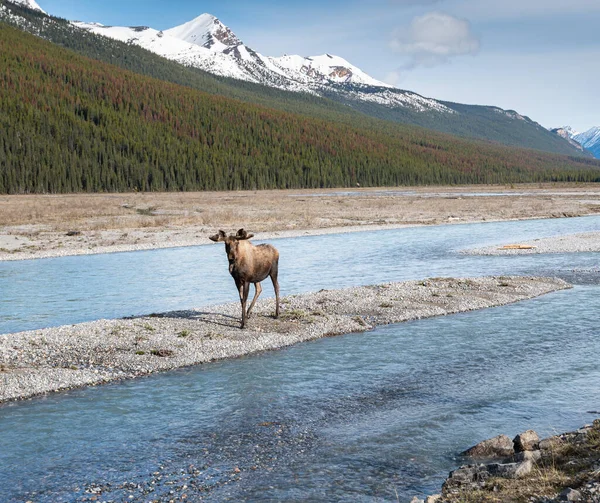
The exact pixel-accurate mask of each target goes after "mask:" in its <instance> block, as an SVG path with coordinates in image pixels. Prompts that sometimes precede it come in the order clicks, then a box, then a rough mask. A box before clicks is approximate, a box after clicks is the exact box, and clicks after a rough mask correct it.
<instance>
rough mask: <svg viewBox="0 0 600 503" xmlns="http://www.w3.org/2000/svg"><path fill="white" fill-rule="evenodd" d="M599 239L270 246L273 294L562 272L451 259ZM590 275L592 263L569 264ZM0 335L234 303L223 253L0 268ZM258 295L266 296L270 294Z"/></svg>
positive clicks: (396, 238)
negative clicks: (515, 245) (476, 251)
mask: <svg viewBox="0 0 600 503" xmlns="http://www.w3.org/2000/svg"><path fill="white" fill-rule="evenodd" d="M590 230H600V217H596V216H594V217H583V218H569V219H552V220H529V221H522V222H499V223H486V224H465V225H452V226H447V225H446V226H432V227H416V228H406V229H397V230H389V231H378V232H359V233H350V234H337V235H325V236H312V237H302V238H295V239H279V240H272V241H271V242H273V244H275V245H276V246H277V247H278V248H279V251H280V253H281V259H280V278H279V281H280V284H281V292H282V295H289V294H293V293H299V292H306V291H316V290H320V289H321V288H341V287H344V286H352V285H366V284H373V283H382V282H386V281H400V280H406V279H422V278H426V277H433V276H458V275H460V276H483V275H488V274H512V273H514V274H526V273H546V271H554V272H558V273H562V272H563V271H566V272H567V273H569V269H572V267H570V266H571V265H573V267H574V266H575V262H573V263H572V261H573V260H575V259H574V258H573V257H574V255H572V254H571V255H534V256H522V257H473V256H465V255H460V254H458V253H457V250H460V249H463V248H470V247H474V246H484V245H488V244H494V243H497V242H506V241H507V240H508V241H510V242H518V241H522V240H525V239H531V238H532V237H545V236H553V235H557V234H566V233H574V232H584V231H590ZM576 260H577V262H576V264H577V266H578V267H580V268H593V267H595V266H596V265H597V261H596V255H594V254H586V255H585V256H578V258H577V259H576ZM0 285H2V287H1V290H0V334H1V333H8V332H17V331H21V330H31V329H36V328H42V327H48V326H56V325H65V324H70V323H78V322H81V321H89V320H95V319H100V318H118V317H123V316H130V315H141V314H149V313H152V312H164V311H170V310H182V309H189V308H193V307H201V306H206V305H211V304H217V303H224V302H236V301H237V299H238V298H237V292H236V289H235V286H234V284H233V280H232V279H231V277H230V276H229V273H228V268H227V259H226V256H225V252H224V247H223V245H222V244H215V245H210V246H199V247H190V248H171V249H164V250H153V251H141V252H132V253H116V254H108V255H89V256H78V257H62V258H52V259H43V260H28V261H18V262H0ZM263 295H265V296H272V295H273V293H272V290H271V288H270V285H266V286H265V289H264V293H263Z"/></svg>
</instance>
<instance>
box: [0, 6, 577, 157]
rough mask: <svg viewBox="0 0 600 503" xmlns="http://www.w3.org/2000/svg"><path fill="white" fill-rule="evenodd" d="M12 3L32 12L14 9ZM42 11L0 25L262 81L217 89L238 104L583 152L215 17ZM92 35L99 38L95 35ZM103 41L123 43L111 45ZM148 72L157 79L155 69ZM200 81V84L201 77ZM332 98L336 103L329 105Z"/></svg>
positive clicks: (484, 109)
mask: <svg viewBox="0 0 600 503" xmlns="http://www.w3.org/2000/svg"><path fill="white" fill-rule="evenodd" d="M15 4H17V5H21V6H23V7H30V9H26V8H25V9H21V8H19V9H17V8H15V7H14V5H15ZM11 6H12V7H11ZM31 9H35V11H33V10H31ZM25 11H29V12H30V13H28V12H25ZM40 12H43V11H41V9H40V8H39V5H38V4H37V3H36V2H35V1H34V0H0V20H1V21H3V22H6V23H8V24H11V25H12V26H15V27H17V28H19V29H21V30H24V31H27V32H29V33H32V34H34V35H36V36H39V37H42V38H45V39H47V40H48V41H50V42H54V43H58V44H60V45H61V46H63V47H67V48H70V49H72V50H74V51H75V52H80V53H82V54H84V55H88V56H89V55H90V54H91V57H94V58H96V59H99V60H102V61H107V62H110V63H114V62H116V61H120V64H121V66H123V67H125V68H129V67H130V66H131V68H130V69H132V70H133V71H139V68H138V67H136V66H135V65H131V62H132V58H133V60H134V59H135V58H136V57H137V56H136V55H138V54H140V51H139V50H138V49H137V47H131V48H127V47H126V46H125V45H123V44H122V43H124V44H127V45H131V46H140V47H142V48H144V49H147V50H149V51H150V52H153V53H155V54H157V55H160V56H162V57H164V58H167V59H170V60H173V61H175V62H178V63H181V64H183V65H185V66H188V67H195V68H199V69H202V70H204V71H207V72H209V73H212V74H215V75H218V76H225V77H232V78H234V79H236V80H238V81H247V82H252V83H256V84H259V85H258V86H255V87H253V86H247V85H245V84H242V83H241V82H235V81H229V82H223V86H222V87H221V89H220V91H222V94H223V95H225V96H232V97H235V98H237V99H239V95H238V93H237V91H234V90H235V89H237V88H239V87H240V86H241V87H242V88H243V89H244V90H245V93H246V95H245V96H246V98H245V99H246V100H248V101H250V102H254V100H255V99H258V102H260V103H264V100H265V97H268V96H270V95H271V93H270V92H268V91H266V90H265V89H264V87H263V86H266V87H272V88H278V89H283V90H286V91H294V92H302V93H307V94H311V95H313V96H319V97H324V98H327V99H328V100H330V101H324V102H323V104H324V106H325V107H333V108H335V107H339V106H340V105H341V106H342V107H343V108H344V109H351V110H354V111H358V112H361V113H363V114H365V115H366V116H370V117H375V118H377V119H383V120H387V121H391V122H399V123H403V124H408V125H412V126H420V127H423V128H426V129H433V130H437V131H440V132H443V133H449V134H452V135H458V136H463V137H467V138H476V139H483V140H486V141H489V140H491V141H496V142H499V143H503V144H506V145H509V146H517V147H526V148H535V149H539V150H546V151H549V152H555V153H560V154H567V155H577V154H578V153H579V154H583V150H581V148H580V146H575V144H570V143H569V142H568V141H565V140H564V139H563V138H561V137H559V136H558V135H555V134H552V133H551V132H550V131H548V130H547V129H546V128H544V127H543V126H541V125H540V124H538V123H537V122H535V121H533V120H531V119H530V118H528V117H526V116H523V115H521V114H519V113H518V112H516V111H514V110H503V109H501V108H499V107H495V106H480V105H465V104H460V103H451V102H445V101H439V100H435V99H431V98H426V97H424V96H421V95H419V94H416V93H414V92H411V91H406V90H400V89H397V88H394V87H393V86H390V85H388V84H386V83H384V82H381V81H378V80H376V79H374V78H372V77H371V76H369V75H368V74H366V73H365V72H363V71H362V70H361V69H360V68H357V67H356V66H354V65H352V64H351V63H349V62H348V61H346V60H345V59H343V58H341V57H339V56H334V55H331V54H323V55H319V56H310V57H302V56H293V55H284V56H281V57H268V56H263V55H262V54H260V53H258V52H256V51H255V50H253V49H252V48H250V47H248V46H247V45H245V44H244V43H243V41H242V40H241V39H240V38H239V37H237V36H236V34H235V33H233V32H232V31H231V30H230V29H229V28H228V27H227V26H226V25H224V24H223V23H222V22H221V21H219V20H218V19H217V18H216V17H214V16H212V15H210V14H203V15H201V16H198V17H197V18H195V19H193V20H192V21H189V22H187V23H184V24H182V25H180V26H176V27H174V28H170V29H168V30H163V31H159V30H156V29H153V28H149V27H147V26H131V27H119V26H104V25H101V24H97V23H82V22H76V21H74V22H71V21H66V20H64V19H60V18H52V17H51V16H50V17H46V16H44V15H40ZM89 32H93V33H94V34H97V35H98V37H90V36H89ZM104 37H106V38H111V39H114V40H117V41H119V43H114V42H110V41H108V40H106V39H105V38H104ZM103 40H104V41H103ZM89 44H92V45H97V49H98V51H94V50H88V46H89ZM109 48H110V49H109ZM107 51H108V52H107ZM145 57H146V56H144V58H145ZM151 59H152V58H151ZM160 64H161V63H160V61H159V60H157V61H155V62H153V63H150V65H151V66H152V67H155V65H156V66H160ZM165 66H169V65H168V64H165ZM142 73H144V72H143V71H142ZM148 73H149V74H152V72H151V71H149V72H148ZM159 73H160V72H159ZM197 77H198V78H199V79H200V80H202V79H203V78H204V77H201V76H197ZM163 78H164V75H163ZM207 78H208V80H209V81H210V82H212V84H211V85H213V86H214V85H215V84H216V85H218V84H219V82H218V80H217V81H215V79H214V78H213V77H207ZM165 80H169V79H168V78H166V79H165ZM192 80H193V79H192ZM175 81H176V82H177V79H175ZM289 99H290V102H296V100H297V101H298V103H303V102H307V103H311V106H313V105H315V104H316V103H318V101H319V100H314V99H313V98H311V97H305V96H298V97H293V98H292V97H290V98H289ZM286 101H287V100H286ZM332 101H333V102H336V103H337V105H334V104H332V103H331V102H332ZM317 106H318V105H317ZM274 107H275V108H282V109H284V110H286V111H287V110H288V107H287V106H286V105H284V104H282V103H281V102H279V101H278V100H277V99H275V100H274ZM338 110H341V109H338ZM313 112H314V110H313ZM577 149H578V150H577Z"/></svg>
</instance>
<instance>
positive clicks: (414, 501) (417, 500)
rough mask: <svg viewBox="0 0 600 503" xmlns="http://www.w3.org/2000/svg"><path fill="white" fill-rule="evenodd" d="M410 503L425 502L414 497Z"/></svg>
mask: <svg viewBox="0 0 600 503" xmlns="http://www.w3.org/2000/svg"><path fill="white" fill-rule="evenodd" d="M410 503H425V502H424V501H423V500H420V499H419V498H417V497H416V496H415V497H413V499H411V500H410Z"/></svg>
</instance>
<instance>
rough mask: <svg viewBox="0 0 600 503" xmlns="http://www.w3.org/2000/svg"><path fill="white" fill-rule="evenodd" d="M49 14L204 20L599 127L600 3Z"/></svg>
mask: <svg viewBox="0 0 600 503" xmlns="http://www.w3.org/2000/svg"><path fill="white" fill-rule="evenodd" d="M37 3H38V4H39V5H40V7H41V8H42V9H44V10H45V11H46V12H48V13H49V14H52V15H55V16H60V17H64V18H66V19H70V20H80V21H89V22H91V21H95V22H99V23H102V24H105V25H119V26H134V25H135V26H139V25H144V26H150V27H152V28H156V29H167V28H172V27H173V26H177V25H179V24H182V23H185V22H187V21H190V20H191V19H193V18H195V17H196V16H199V15H200V14H203V13H205V12H208V13H210V14H213V15H214V16H216V17H218V18H219V19H220V20H221V21H222V22H223V23H224V24H226V25H227V26H229V27H230V28H231V29H232V30H233V32H234V33H235V34H236V35H237V36H238V37H239V38H240V39H241V40H242V41H243V42H244V43H245V44H246V45H248V46H249V47H251V48H252V49H254V50H256V51H257V52H259V53H261V54H264V55H268V56H281V55H283V54H300V55H302V56H314V55H319V54H324V53H330V54H335V55H337V56H341V57H343V58H345V59H347V60H348V61H349V62H351V63H352V64H354V65H355V66H357V67H359V68H360V69H362V70H363V71H365V72H366V73H368V74H369V75H371V76H372V77H374V78H376V79H379V80H381V81H384V82H387V83H389V84H392V85H394V86H396V87H399V88H401V89H408V90H410V91H414V92H416V93H419V94H421V95H423V96H427V97H431V98H436V99H441V100H447V101H455V102H459V103H471V104H478V105H495V106H499V107H502V108H505V109H511V110H516V111H518V112H519V113H521V114H523V115H527V116H529V117H530V118H531V119H533V120H535V121H537V122H539V123H540V124H542V125H543V126H545V127H558V126H566V125H569V126H571V127H573V128H574V129H575V130H577V131H586V130H587V129H589V128H591V127H593V126H600V106H599V105H598V99H597V97H598V91H599V90H600V64H599V62H600V30H598V26H600V0H363V1H359V0H345V1H343V0H302V1H298V0H291V1H282V0H206V1H203V0H169V1H165V0H37Z"/></svg>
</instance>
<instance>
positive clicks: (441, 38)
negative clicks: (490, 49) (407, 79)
mask: <svg viewBox="0 0 600 503" xmlns="http://www.w3.org/2000/svg"><path fill="white" fill-rule="evenodd" d="M390 46H391V48H392V49H393V50H394V51H396V52H398V53H400V54H406V55H408V56H410V58H411V59H410V62H409V64H408V65H406V68H411V67H415V66H436V65H438V64H441V63H445V62H446V61H448V59H450V58H452V57H454V56H464V55H468V54H476V53H477V52H478V51H479V47H480V42H479V38H478V37H477V36H476V35H475V34H474V33H473V32H472V30H471V25H470V23H469V22H468V21H467V20H466V19H459V18H456V17H454V16H451V15H449V14H445V13H443V12H429V13H427V14H425V15H423V16H418V17H416V18H414V19H413V20H412V22H411V23H410V25H409V26H405V27H402V28H398V29H396V30H395V31H394V33H393V35H392V40H391V43H390Z"/></svg>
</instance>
